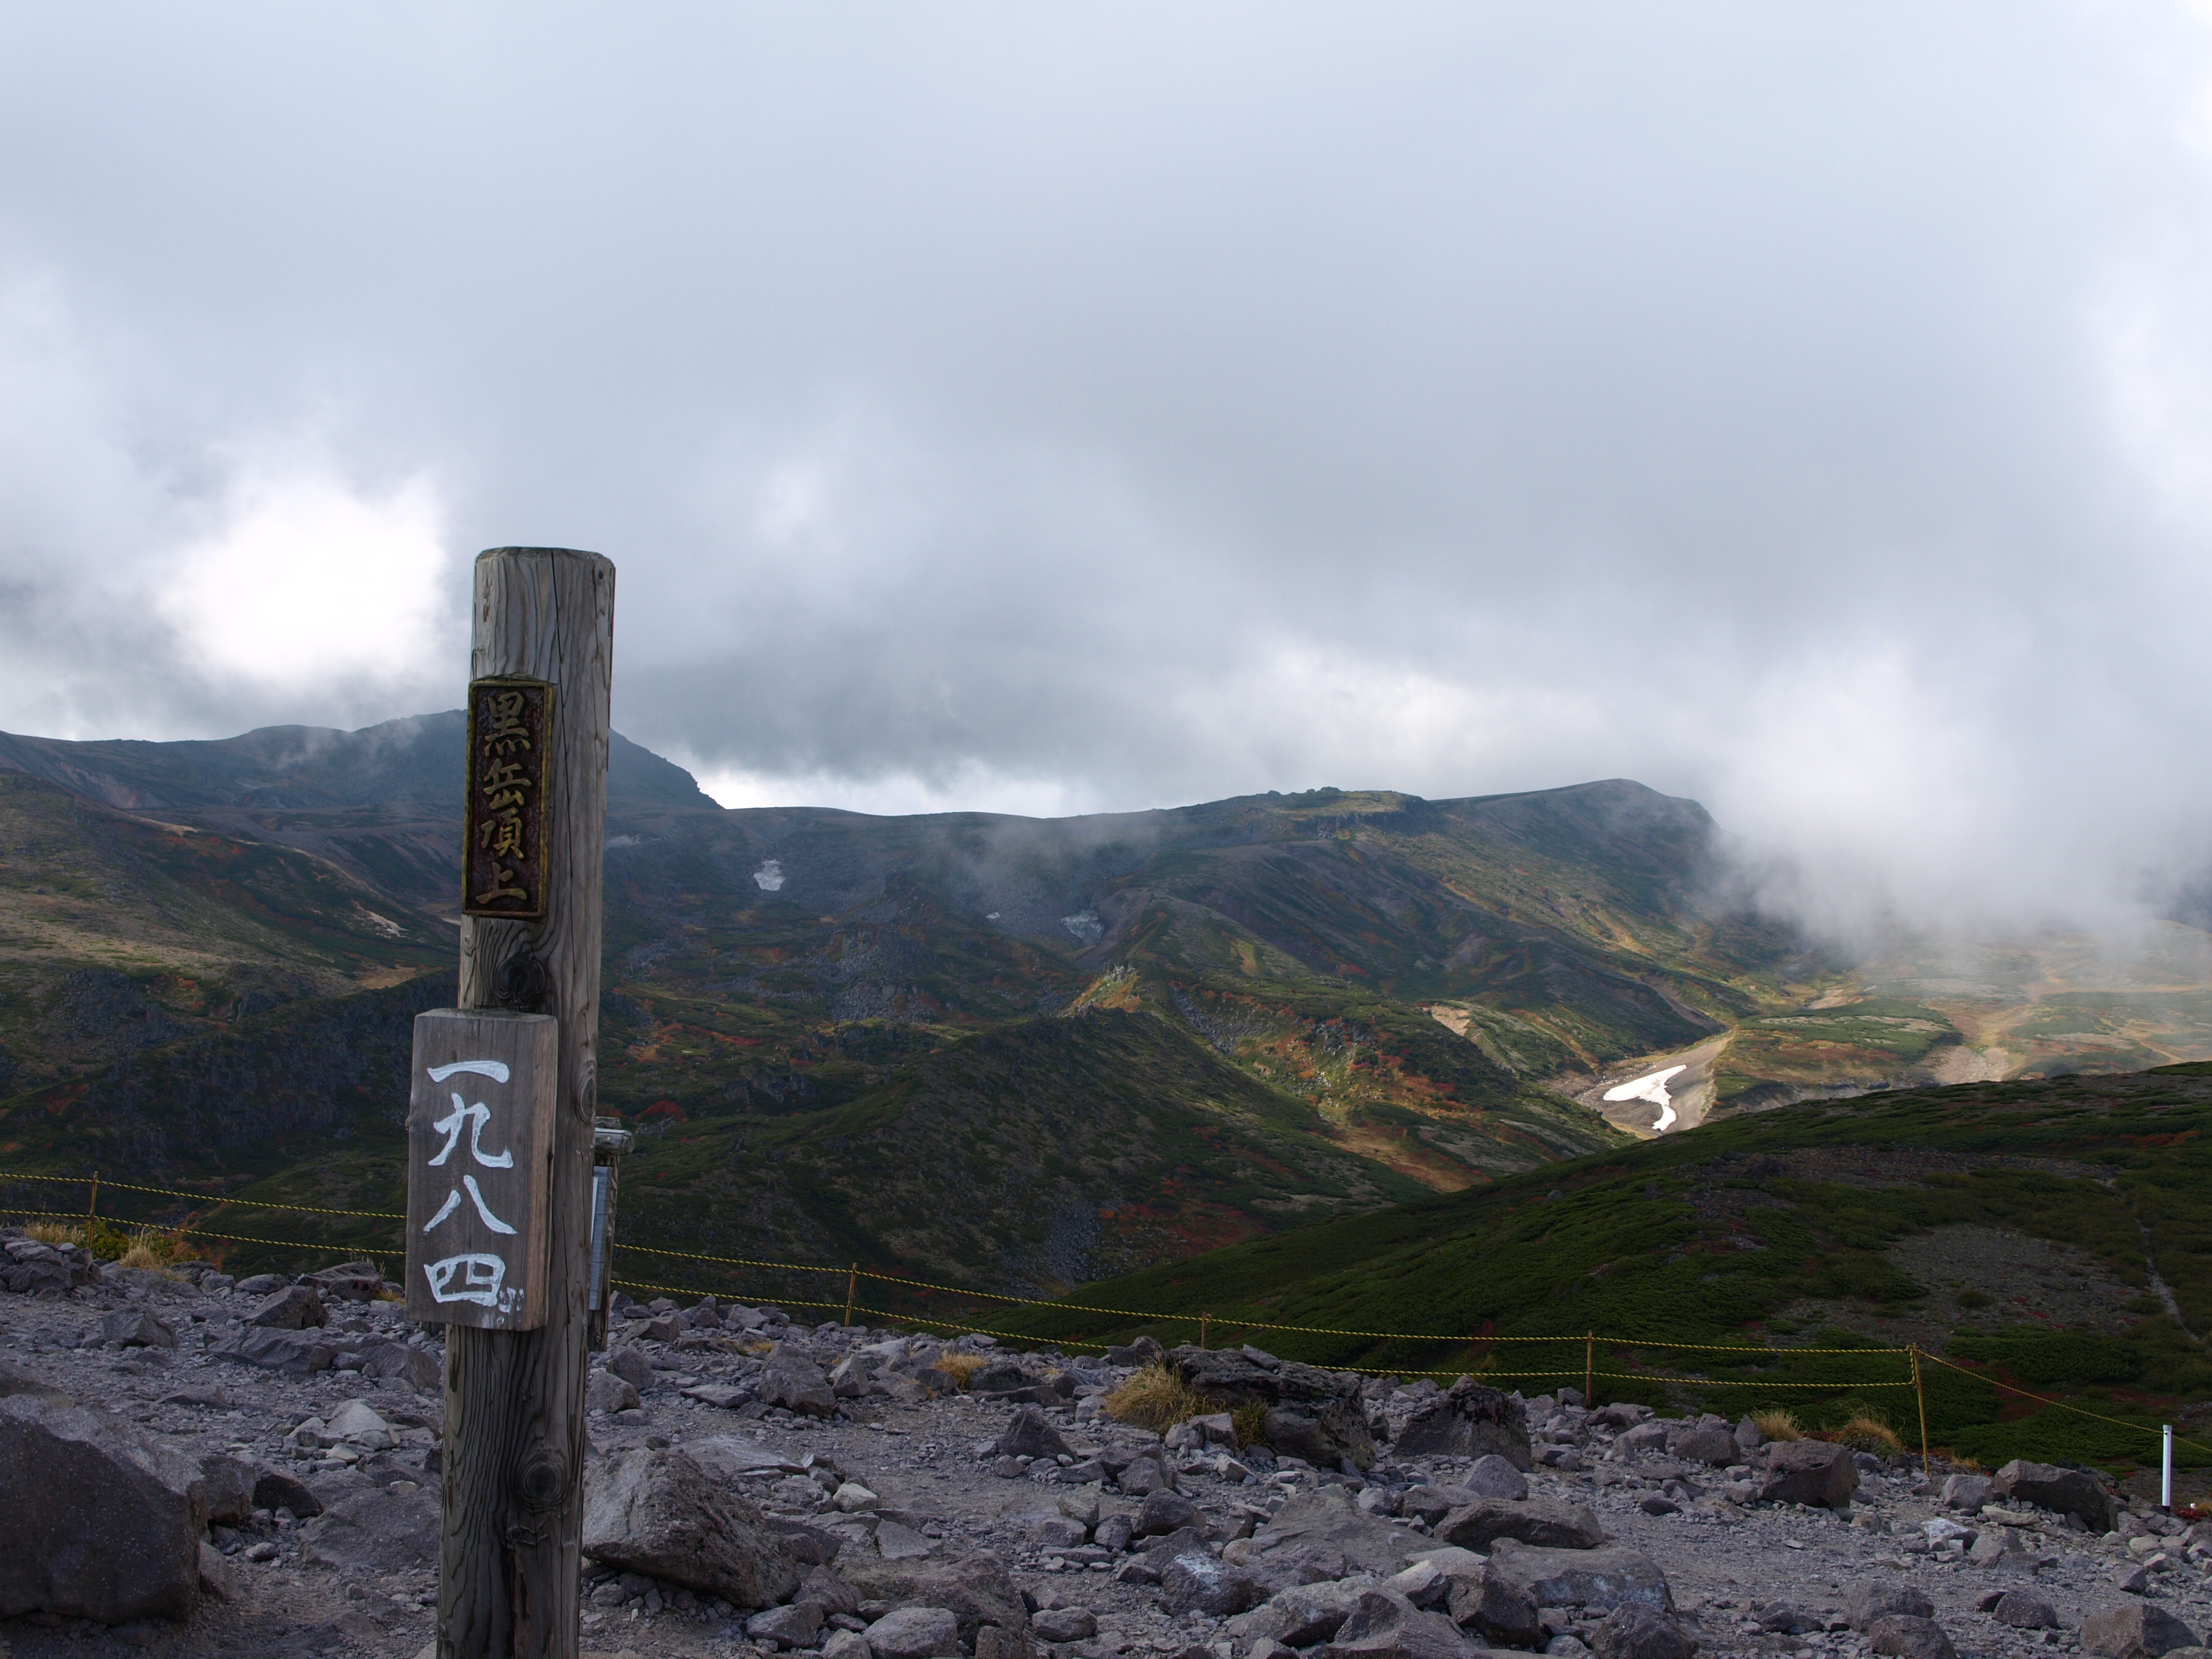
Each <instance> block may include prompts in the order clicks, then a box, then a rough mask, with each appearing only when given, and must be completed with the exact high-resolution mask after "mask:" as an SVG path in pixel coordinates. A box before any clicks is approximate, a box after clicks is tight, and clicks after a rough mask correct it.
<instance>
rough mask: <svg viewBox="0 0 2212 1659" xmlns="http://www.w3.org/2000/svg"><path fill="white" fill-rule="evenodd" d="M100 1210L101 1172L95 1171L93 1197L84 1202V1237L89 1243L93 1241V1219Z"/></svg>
mask: <svg viewBox="0 0 2212 1659" xmlns="http://www.w3.org/2000/svg"><path fill="white" fill-rule="evenodd" d="M99 1210H100V1171H99V1170H94V1171H93V1172H92V1196H91V1197H89V1198H88V1199H86V1200H85V1201H84V1236H85V1241H86V1243H90V1242H91V1240H92V1218H93V1217H94V1215H95V1214H97V1213H98V1212H99Z"/></svg>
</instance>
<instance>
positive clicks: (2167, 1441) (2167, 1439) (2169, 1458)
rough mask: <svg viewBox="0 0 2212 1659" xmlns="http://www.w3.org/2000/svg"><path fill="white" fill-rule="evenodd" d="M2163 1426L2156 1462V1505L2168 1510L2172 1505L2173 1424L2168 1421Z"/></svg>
mask: <svg viewBox="0 0 2212 1659" xmlns="http://www.w3.org/2000/svg"><path fill="white" fill-rule="evenodd" d="M2165 1428H2166V1432H2165V1434H2164V1435H2162V1436H2161V1437H2160V1438H2161V1439H2162V1440H2163V1441H2164V1444H2163V1445H2162V1446H2161V1447H2160V1456H2159V1462H2158V1506H2159V1508H2160V1509H2162V1510H2170V1509H2172V1507H2173V1425H2172V1424H2171V1423H2168V1424H2166V1425H2165Z"/></svg>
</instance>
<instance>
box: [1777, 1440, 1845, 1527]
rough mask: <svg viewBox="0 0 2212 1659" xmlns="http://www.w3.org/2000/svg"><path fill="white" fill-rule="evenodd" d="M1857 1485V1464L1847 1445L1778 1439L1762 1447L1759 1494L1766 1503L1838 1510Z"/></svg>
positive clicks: (1843, 1505) (1821, 1441)
mask: <svg viewBox="0 0 2212 1659" xmlns="http://www.w3.org/2000/svg"><path fill="white" fill-rule="evenodd" d="M1858 1488H1859V1467H1858V1465H1857V1462H1853V1461H1852V1458H1851V1449H1850V1447H1849V1446H1836V1445H1831V1444H1830V1443H1828V1442H1826V1441H1825V1440H1778V1441H1776V1442H1775V1443H1773V1444H1772V1445H1771V1446H1769V1447H1768V1448H1767V1449H1766V1474H1765V1479H1764V1480H1761V1481H1760V1482H1759V1498H1760V1499H1761V1500H1762V1501H1764V1502H1766V1503H1770V1504H1815V1505H1818V1506H1819V1507H1820V1508H1823V1509H1831V1510H1839V1509H1843V1508H1844V1507H1846V1506H1847V1505H1848V1504H1850V1501H1851V1494H1852V1493H1853V1492H1857V1490H1858Z"/></svg>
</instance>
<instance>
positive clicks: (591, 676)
mask: <svg viewBox="0 0 2212 1659" xmlns="http://www.w3.org/2000/svg"><path fill="white" fill-rule="evenodd" d="M614 598H615V570H614V566H613V565H612V564H611V563H609V562H607V561H606V560H605V559H603V558H601V557H600V556H599V555H597V554H595V553H578V552H573V551H570V550H568V549H565V548H547V547H501V548H494V549H493V550H490V551H489V552H487V553H484V554H482V555H480V556H478V557H477V565H476V594H475V618H476V628H475V639H474V643H473V647H472V650H471V656H470V664H469V677H470V685H469V702H468V743H469V751H468V796H467V811H466V813H465V819H464V824H465V827H464V830H463V842H462V848H461V855H462V870H463V891H462V905H461V908H462V921H461V983H460V1007H459V1008H458V1009H441V1010H435V1011H433V1012H430V1013H427V1014H424V1015H422V1017H421V1018H419V1019H417V1021H416V1030H415V1043H416V1048H415V1070H414V1084H413V1096H412V1098H411V1100H410V1106H409V1109H408V1139H409V1158H408V1200H407V1303H408V1311H409V1313H410V1314H411V1315H413V1316H415V1317H416V1318H418V1319H428V1320H435V1321H438V1322H443V1323H444V1324H445V1325H446V1326H447V1333H446V1402H445V1403H446V1421H445V1442H444V1472H443V1482H444V1484H443V1492H444V1504H443V1515H442V1522H441V1537H440V1559H439V1577H438V1655H439V1659H520V1656H529V1659H570V1656H574V1654H575V1652H576V1647H577V1638H578V1628H579V1627H578V1613H579V1608H578V1602H577V1597H578V1586H579V1583H580V1573H581V1567H582V1559H581V1553H580V1540H581V1536H582V1527H583V1482H582V1471H583V1460H584V1382H585V1355H586V1346H585V1345H586V1332H587V1327H588V1322H589V1313H588V1310H587V1306H586V1304H587V1302H588V1300H589V1299H590V1297H591V1292H592V1261H591V1242H592V1241H591V1222H592V1141H593V1133H592V1130H593V1112H592V1107H593V1103H594V1093H595V1084H596V1073H597V1061H596V1054H597V1044H598V1040H599V861H600V855H601V851H602V847H603V843H604V842H605V834H606V793H607V791H606V775H607V721H608V702H609V695H610V691H611V684H612V666H613V646H614Z"/></svg>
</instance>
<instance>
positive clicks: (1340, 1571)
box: [1146, 1528, 1352, 1595]
mask: <svg viewBox="0 0 2212 1659" xmlns="http://www.w3.org/2000/svg"><path fill="white" fill-rule="evenodd" d="M1178 1536H1186V1537H1188V1543H1187V1544H1184V1545H1182V1546H1179V1547H1182V1548H1189V1549H1198V1548H1203V1547H1204V1546H1205V1542H1206V1541H1205V1539H1204V1538H1203V1537H1202V1536H1201V1535H1200V1534H1199V1533H1198V1531H1197V1530H1196V1529H1195V1528H1187V1529H1186V1531H1185V1533H1184V1534H1178ZM1151 1547H1152V1546H1151V1545H1149V1544H1147V1545H1146V1549H1150V1548H1151ZM1247 1550H1249V1545H1248V1546H1247V1547H1246V1549H1243V1550H1239V1551H1238V1552H1237V1554H1236V1555H1235V1556H1234V1557H1233V1558H1232V1557H1231V1554H1230V1553H1229V1551H1228V1549H1226V1548H1224V1549H1223V1551H1222V1552H1221V1556H1222V1559H1224V1560H1225V1561H1231V1562H1232V1564H1233V1565H1237V1566H1240V1567H1243V1569H1244V1570H1245V1571H1248V1572H1249V1573H1250V1574H1251V1575H1252V1576H1253V1577H1255V1578H1257V1579H1258V1580H1259V1581H1260V1585H1261V1589H1263V1590H1265V1591H1266V1592H1267V1594H1268V1595H1274V1594H1275V1593H1276V1592H1277V1591H1278V1590H1286V1589H1291V1588H1293V1587H1294V1586H1297V1585H1300V1584H1322V1583H1328V1582H1329V1581H1330V1580H1332V1579H1336V1578H1341V1577H1344V1575H1345V1574H1346V1572H1347V1571H1351V1566H1352V1564H1351V1563H1350V1562H1348V1561H1346V1559H1345V1558H1344V1552H1343V1551H1342V1550H1340V1549H1339V1548H1337V1547H1335V1546H1334V1544H1284V1545H1281V1546H1279V1547H1277V1548H1274V1549H1272V1550H1269V1551H1267V1552H1266V1553H1264V1554H1261V1555H1260V1556H1258V1557H1256V1558H1255V1557H1253V1556H1251V1555H1249V1554H1248V1553H1247Z"/></svg>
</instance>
